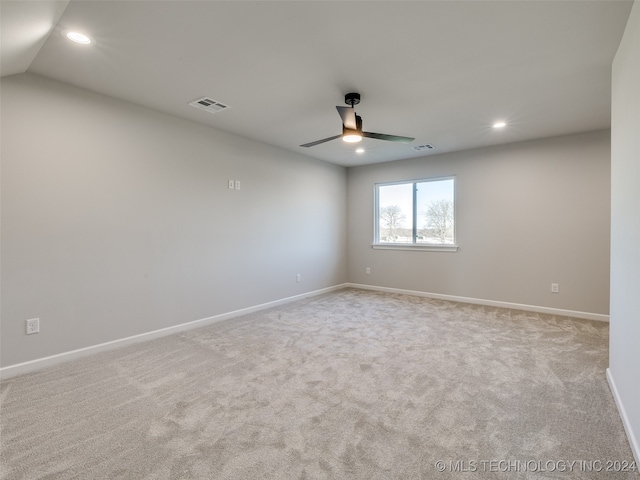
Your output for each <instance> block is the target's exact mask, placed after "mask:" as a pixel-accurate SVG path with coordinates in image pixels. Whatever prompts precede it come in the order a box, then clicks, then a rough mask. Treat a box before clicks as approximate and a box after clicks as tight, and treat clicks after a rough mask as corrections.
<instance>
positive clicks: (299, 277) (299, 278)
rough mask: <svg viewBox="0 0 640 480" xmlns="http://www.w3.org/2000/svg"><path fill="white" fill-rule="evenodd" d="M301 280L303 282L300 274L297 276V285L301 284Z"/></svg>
mask: <svg viewBox="0 0 640 480" xmlns="http://www.w3.org/2000/svg"><path fill="white" fill-rule="evenodd" d="M300 280H302V276H301V275H300V274H299V273H298V274H297V275H296V283H300Z"/></svg>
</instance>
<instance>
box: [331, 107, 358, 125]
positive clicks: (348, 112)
mask: <svg viewBox="0 0 640 480" xmlns="http://www.w3.org/2000/svg"><path fill="white" fill-rule="evenodd" d="M336 109H337V110H338V113H339V114H340V118H342V124H343V125H344V126H345V127H346V128H348V129H349V130H357V129H358V127H357V124H356V111H355V110H354V109H353V108H351V107H336Z"/></svg>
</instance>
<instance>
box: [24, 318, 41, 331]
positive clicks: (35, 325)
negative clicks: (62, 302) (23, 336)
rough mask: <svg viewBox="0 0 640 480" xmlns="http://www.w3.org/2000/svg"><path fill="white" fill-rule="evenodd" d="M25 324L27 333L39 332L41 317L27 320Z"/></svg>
mask: <svg viewBox="0 0 640 480" xmlns="http://www.w3.org/2000/svg"><path fill="white" fill-rule="evenodd" d="M24 322H25V325H26V327H27V335H31V334H33V333H38V332H39V331H40V319H39V318H32V319H30V320H25V321H24Z"/></svg>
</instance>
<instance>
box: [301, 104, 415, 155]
mask: <svg viewBox="0 0 640 480" xmlns="http://www.w3.org/2000/svg"><path fill="white" fill-rule="evenodd" d="M344 103H346V104H347V105H351V106H350V107H336V109H337V110H338V113H339V114H340V118H342V134H341V135H334V136H333V137H328V138H323V139H322V140H316V141H315V142H309V143H305V144H304V145H300V146H301V147H313V146H315V145H320V144H321V143H324V142H328V141H330V140H335V139H336V138H340V137H342V140H344V141H345V142H348V143H355V142H359V141H360V140H362V137H367V138H377V139H378V140H387V141H389V142H401V143H409V142H412V141H413V140H415V138H411V137H400V136H398V135H387V134H386V133H372V132H363V131H362V117H361V116H360V115H356V111H355V110H354V108H353V107H354V105H358V104H359V103H360V94H359V93H347V94H346V95H345V96H344Z"/></svg>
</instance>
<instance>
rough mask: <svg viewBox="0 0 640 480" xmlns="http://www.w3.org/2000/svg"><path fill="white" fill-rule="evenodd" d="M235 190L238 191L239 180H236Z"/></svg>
mask: <svg viewBox="0 0 640 480" xmlns="http://www.w3.org/2000/svg"><path fill="white" fill-rule="evenodd" d="M236 190H240V180H236Z"/></svg>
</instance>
